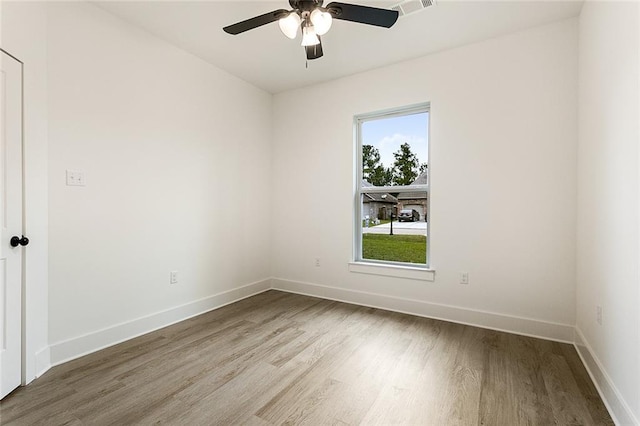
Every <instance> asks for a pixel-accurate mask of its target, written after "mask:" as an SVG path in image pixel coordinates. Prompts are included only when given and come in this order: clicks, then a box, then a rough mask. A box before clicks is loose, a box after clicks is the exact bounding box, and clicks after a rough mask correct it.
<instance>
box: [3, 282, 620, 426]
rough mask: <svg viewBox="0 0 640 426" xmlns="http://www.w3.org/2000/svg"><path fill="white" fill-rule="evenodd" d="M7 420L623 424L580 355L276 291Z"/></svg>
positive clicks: (146, 342)
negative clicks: (605, 402) (617, 420)
mask: <svg viewBox="0 0 640 426" xmlns="http://www.w3.org/2000/svg"><path fill="white" fill-rule="evenodd" d="M0 423H1V424H2V425H22V424H24V425H35V424H42V425H62V424H69V425H81V424H91V425H131V424H155V423H162V424H174V425H200V424H202V425H205V424H206V425H211V424H219V425H231V424H247V425H270V424H309V425H323V424H339V425H350V424H366V425H369V424H380V425H386V424H407V425H438V426H441V425H505V426H512V425H513V426H515V425H545V426H547V425H554V424H557V425H596V424H597V425H601V424H613V422H612V420H611V418H610V417H609V415H608V413H607V411H606V409H605V407H604V405H603V403H602V401H601V399H600V397H599V396H598V393H597V391H596V389H595V388H594V386H593V384H592V382H591V380H590V378H589V376H588V375H587V372H586V371H585V369H584V367H583V366H582V364H581V362H580V360H579V358H578V355H577V354H576V352H575V350H574V348H573V347H572V346H570V345H567V344H561V343H556V342H549V341H545V340H540V339H534V338H529V337H523V336H517V335H513V334H507V333H501V332H496V331H491V330H485V329H480V328H475V327H470V326H464V325H459V324H453V323H448V322H444V321H437V320H431V319H426V318H420V317H414V316H410V315H404V314H398V313H394V312H388V311H383V310H378V309H373V308H366V307H361V306H355V305H349V304H345V303H339V302H332V301H327V300H322V299H317V298H312V297H306V296H299V295H294V294H288V293H282V292H278V291H273V290H272V291H268V292H266V293H262V294H260V295H257V296H254V297H251V298H248V299H245V300H243V301H240V302H237V303H234V304H232V305H229V306H226V307H224V308H221V309H219V310H216V311H212V312H209V313H207V314H204V315H201V316H198V317H196V318H192V319H190V320H187V321H184V322H181V323H179V324H176V325H173V326H171V327H167V328H164V329H162V330H158V331H156V332H153V333H150V334H147V335H144V336H142V337H139V338H137V339H133V340H130V341H127V342H125V343H122V344H120V345H117V346H113V347H111V348H108V349H105V350H102V351H100V352H96V353H94V354H91V355H88V356H85V357H83V358H80V359H77V360H75V361H71V362H69V363H66V364H64V365H61V366H58V367H55V368H53V369H51V370H50V371H49V372H47V373H46V374H45V375H44V376H43V377H41V378H39V379H37V380H36V381H35V382H33V383H32V384H30V385H29V386H26V387H23V388H19V389H18V390H16V391H15V392H14V393H12V394H11V395H9V396H8V397H6V398H5V399H4V400H3V401H1V402H0Z"/></svg>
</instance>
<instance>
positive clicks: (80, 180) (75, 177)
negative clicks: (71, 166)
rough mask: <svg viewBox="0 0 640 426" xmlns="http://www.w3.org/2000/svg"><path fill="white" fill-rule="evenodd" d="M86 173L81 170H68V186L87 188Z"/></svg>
mask: <svg viewBox="0 0 640 426" xmlns="http://www.w3.org/2000/svg"><path fill="white" fill-rule="evenodd" d="M85 185H86V180H85V177H84V172H81V171H79V170H67V186H85Z"/></svg>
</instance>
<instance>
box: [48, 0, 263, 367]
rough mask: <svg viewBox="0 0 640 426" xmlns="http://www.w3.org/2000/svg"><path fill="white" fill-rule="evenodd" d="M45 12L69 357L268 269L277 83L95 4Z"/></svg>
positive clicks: (63, 324) (57, 274)
mask: <svg viewBox="0 0 640 426" xmlns="http://www.w3.org/2000/svg"><path fill="white" fill-rule="evenodd" d="M48 20H49V21H48V31H47V43H48V87H49V104H48V106H49V123H50V125H49V130H50V132H49V144H50V145H49V190H50V191H49V231H50V234H49V236H50V245H49V253H50V267H49V280H50V288H49V295H50V297H49V303H50V304H49V325H50V327H49V335H50V341H51V343H52V358H53V362H59V361H62V360H64V359H67V358H69V357H74V356H77V355H78V354H79V353H80V352H83V351H90V350H94V349H96V348H98V347H100V346H104V345H107V344H110V343H113V342H114V341H117V340H122V339H124V338H128V337H132V335H133V334H136V333H141V332H144V331H148V330H149V329H150V328H153V327H154V326H158V325H159V324H164V323H167V322H171V321H176V320H179V319H183V318H184V315H185V312H186V314H189V315H192V314H194V313H195V312H196V311H199V310H200V311H201V310H202V309H203V306H204V308H211V307H213V306H214V305H216V304H219V303H218V302H219V300H218V299H215V297H214V296H215V295H217V294H219V293H224V292H229V293H225V294H228V295H229V296H228V297H227V298H223V299H221V300H222V302H228V301H229V300H232V299H233V298H234V297H235V296H237V295H243V294H240V293H234V291H235V290H234V289H238V288H239V287H241V286H244V285H248V284H251V283H255V282H261V281H262V280H265V279H266V278H268V277H269V259H268V257H266V256H265V253H268V251H269V244H270V242H269V224H270V217H269V209H268V207H267V206H269V202H270V201H269V188H270V183H271V182H270V157H271V153H270V140H271V139H270V138H271V96H270V95H269V94H268V93H266V92H263V91H261V90H258V89H256V88H255V87H253V86H251V85H249V84H247V83H245V82H243V81H241V80H239V79H238V78H236V77H233V76H231V75H229V74H227V73H225V72H223V71H221V70H219V69H217V68H215V67H213V66H211V65H209V64H207V63H205V62H204V61H202V60H200V59H197V58H196V57H194V56H192V55H190V54H187V53H185V52H184V51H181V50H179V49H177V48H175V47H173V46H171V45H169V44H167V43H165V42H163V41H161V40H159V39H157V38H155V37H153V36H151V35H149V34H148V33H145V32H143V31H141V30H139V29H136V28H135V27H133V26H131V25H129V24H127V23H125V22H124V21H121V20H120V19H118V18H116V17H114V16H112V15H110V14H108V13H106V12H104V11H103V10H101V9H99V8H97V7H95V6H93V5H90V4H83V3H50V4H49V6H48ZM67 169H71V170H80V171H83V172H84V173H85V174H86V182H87V185H86V186H85V187H74V186H65V170H67ZM172 270H177V271H178V273H179V283H178V284H177V285H173V286H171V285H170V284H169V272H170V271H172ZM262 286H263V287H265V288H266V287H268V281H267V282H264V283H263V285H262ZM261 288H262V287H261ZM253 289H254V287H249V288H248V290H247V291H252V290H253ZM244 295H246V294H244ZM212 297H214V299H215V300H214V299H211V298H212ZM209 299H211V302H210V303H209V302H207V303H205V302H206V301H207V300H209ZM203 300H204V301H205V302H203ZM184 305H187V306H191V308H189V309H184ZM176 309H177V311H175V310H176ZM167 310H169V311H171V312H174V311H175V312H174V314H171V315H168V314H167V313H166V311H167ZM172 310H173V311H172ZM154 315H156V316H157V317H154ZM163 315H164V316H163ZM148 316H151V319H149V318H148ZM154 318H155V319H154ZM136 320H137V321H136Z"/></svg>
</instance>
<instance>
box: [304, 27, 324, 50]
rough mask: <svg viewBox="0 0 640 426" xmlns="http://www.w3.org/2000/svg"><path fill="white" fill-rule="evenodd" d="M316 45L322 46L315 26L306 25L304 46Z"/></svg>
mask: <svg viewBox="0 0 640 426" xmlns="http://www.w3.org/2000/svg"><path fill="white" fill-rule="evenodd" d="M316 44H320V39H319V38H318V35H317V34H316V31H315V28H313V25H304V26H303V27H302V46H304V47H306V46H315V45H316Z"/></svg>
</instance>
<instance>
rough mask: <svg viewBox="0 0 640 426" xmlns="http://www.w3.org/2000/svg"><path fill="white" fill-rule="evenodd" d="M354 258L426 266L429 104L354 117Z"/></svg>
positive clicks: (372, 261) (427, 251) (427, 250)
mask: <svg viewBox="0 0 640 426" xmlns="http://www.w3.org/2000/svg"><path fill="white" fill-rule="evenodd" d="M355 126H356V153H357V155H356V165H355V167H356V191H355V193H356V196H355V209H354V210H355V225H356V226H355V227H354V228H355V233H356V235H355V237H354V240H355V244H354V260H355V262H356V263H357V262H366V263H374V264H378V265H379V266H385V265H387V266H391V265H394V266H412V267H421V268H427V267H428V266H429V104H421V105H415V106H411V107H406V108H400V109H395V110H392V111H383V112H376V113H370V114H364V115H359V116H356V117H355Z"/></svg>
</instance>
